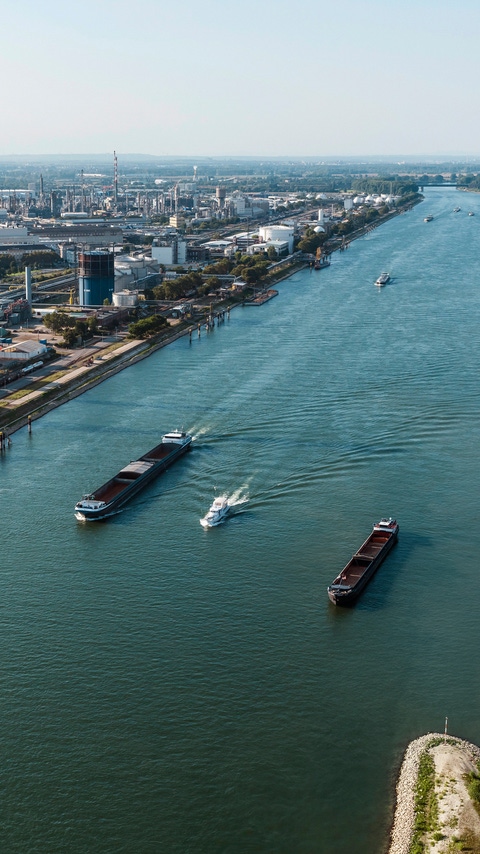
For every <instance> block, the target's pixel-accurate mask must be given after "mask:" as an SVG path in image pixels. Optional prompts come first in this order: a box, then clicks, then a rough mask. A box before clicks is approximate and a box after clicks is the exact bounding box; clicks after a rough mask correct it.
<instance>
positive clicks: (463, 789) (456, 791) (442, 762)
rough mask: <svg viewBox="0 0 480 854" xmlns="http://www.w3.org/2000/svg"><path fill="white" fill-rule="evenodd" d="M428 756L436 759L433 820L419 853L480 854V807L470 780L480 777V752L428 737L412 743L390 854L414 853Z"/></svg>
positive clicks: (402, 773)
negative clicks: (423, 770) (468, 853)
mask: <svg viewBox="0 0 480 854" xmlns="http://www.w3.org/2000/svg"><path fill="white" fill-rule="evenodd" d="M426 753H428V754H429V755H430V756H431V758H432V760H433V768H432V789H431V797H430V798H429V809H430V815H429V817H427V821H426V822H425V823H426V826H427V828H428V829H424V831H423V832H421V834H420V835H421V844H422V846H423V847H422V848H421V849H420V848H418V847H416V848H415V850H422V851H424V852H425V854H427V852H428V854H446V852H450V851H456V850H465V848H464V847H463V843H465V844H468V846H469V847H468V849H467V850H469V851H480V815H479V813H478V809H477V807H478V802H477V807H476V806H475V804H474V802H473V801H472V798H471V797H470V794H469V792H468V789H467V782H468V775H471V774H478V768H479V765H478V763H479V762H480V748H479V747H477V746H476V745H475V744H470V743H469V742H468V741H463V740H462V739H460V738H454V737H453V736H444V735H443V734H441V733H428V734H427V735H423V736H421V737H420V738H417V739H416V740H415V741H412V742H411V743H410V744H409V746H408V748H407V750H406V752H405V756H404V759H403V763H402V767H401V769H400V775H399V778H398V783H397V803H396V809H395V818H394V822H393V828H392V833H391V841H390V847H389V849H388V854H410V851H411V846H412V842H413V839H414V834H418V832H419V831H418V822H417V828H416V814H417V812H418V810H419V809H420V808H419V807H417V806H416V790H417V781H418V772H419V767H420V761H421V758H422V756H423V755H424V754H426ZM432 805H433V806H432ZM472 845H473V846H474V847H471V846H472ZM452 846H453V847H452ZM458 846H462V847H461V848H458ZM477 846H478V847H477Z"/></svg>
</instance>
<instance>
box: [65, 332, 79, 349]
mask: <svg viewBox="0 0 480 854" xmlns="http://www.w3.org/2000/svg"><path fill="white" fill-rule="evenodd" d="M77 340H78V334H77V332H76V330H75V329H71V328H68V327H67V328H66V329H64V330H63V343H64V344H65V347H73V346H74V344H76V343H77Z"/></svg>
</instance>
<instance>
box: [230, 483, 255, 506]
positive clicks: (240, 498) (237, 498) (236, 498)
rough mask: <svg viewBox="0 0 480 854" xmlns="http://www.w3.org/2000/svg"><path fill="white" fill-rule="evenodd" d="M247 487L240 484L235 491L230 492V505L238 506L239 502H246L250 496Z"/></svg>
mask: <svg viewBox="0 0 480 854" xmlns="http://www.w3.org/2000/svg"><path fill="white" fill-rule="evenodd" d="M247 489H248V488H247V486H241V487H240V488H239V489H237V490H235V492H232V494H231V495H229V496H228V503H229V505H230V507H239V506H240V505H241V504H246V503H247V501H248V500H249V497H250V496H249V494H248V491H247Z"/></svg>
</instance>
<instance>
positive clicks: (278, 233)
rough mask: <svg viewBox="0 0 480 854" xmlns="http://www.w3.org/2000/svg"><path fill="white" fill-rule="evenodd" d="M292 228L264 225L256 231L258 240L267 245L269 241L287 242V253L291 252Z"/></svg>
mask: <svg viewBox="0 0 480 854" xmlns="http://www.w3.org/2000/svg"><path fill="white" fill-rule="evenodd" d="M293 231H294V230H293V228H289V227H288V226H285V225H266V226H262V228H259V229H258V233H259V235H260V239H261V240H263V241H265V243H268V242H269V241H271V240H280V241H288V251H289V252H290V253H291V252H293Z"/></svg>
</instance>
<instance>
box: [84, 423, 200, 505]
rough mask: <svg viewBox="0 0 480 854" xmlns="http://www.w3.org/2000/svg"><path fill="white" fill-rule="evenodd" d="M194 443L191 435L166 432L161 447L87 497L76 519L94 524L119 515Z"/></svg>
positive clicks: (122, 470)
mask: <svg viewBox="0 0 480 854" xmlns="http://www.w3.org/2000/svg"><path fill="white" fill-rule="evenodd" d="M191 442H192V437H191V436H190V435H188V433H183V432H180V431H174V432H172V433H166V434H165V436H163V437H162V441H161V442H160V444H159V445H157V446H156V447H155V448H152V450H151V451H148V452H147V453H146V454H143V456H141V457H139V459H138V460H133V461H132V462H131V463H129V464H128V465H127V466H125V467H124V468H123V469H121V471H119V472H118V474H116V475H115V477H112V478H110V480H107V482H106V483H104V484H103V486H100V487H99V488H98V489H96V490H95V491H94V492H91V493H89V494H88V495H84V496H83V498H82V500H81V501H78V502H77V504H76V505H75V516H76V517H77V519H78V520H79V521H80V522H93V521H97V520H100V519H105V518H106V517H107V516H112V515H113V514H114V513H118V511H119V510H120V508H121V507H123V505H124V504H126V503H127V501H130V499H131V498H133V496H134V495H136V494H137V492H140V490H141V489H144V488H145V487H146V486H147V485H148V484H149V483H151V482H152V480H154V479H155V478H156V477H158V475H159V474H161V473H162V472H164V471H165V469H167V468H168V467H169V466H170V465H171V464H172V463H173V462H175V460H177V459H178V458H179V457H181V456H183V454H185V453H186V452H187V451H189V450H190V446H191Z"/></svg>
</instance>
